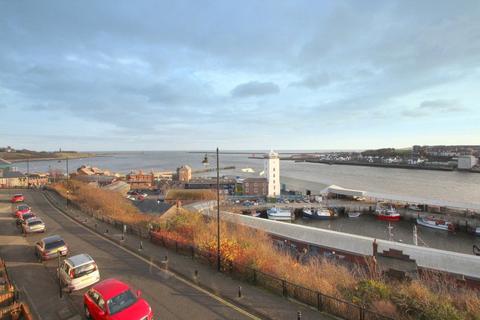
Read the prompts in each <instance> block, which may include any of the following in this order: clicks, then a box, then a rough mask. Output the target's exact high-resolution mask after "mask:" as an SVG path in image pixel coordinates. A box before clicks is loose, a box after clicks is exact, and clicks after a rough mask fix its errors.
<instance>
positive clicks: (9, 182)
mask: <svg viewBox="0 0 480 320" xmlns="http://www.w3.org/2000/svg"><path fill="white" fill-rule="evenodd" d="M26 186H27V177H26V176H25V175H24V174H23V173H21V172H20V171H12V170H5V171H3V172H2V174H1V175H0V188H14V187H26Z"/></svg>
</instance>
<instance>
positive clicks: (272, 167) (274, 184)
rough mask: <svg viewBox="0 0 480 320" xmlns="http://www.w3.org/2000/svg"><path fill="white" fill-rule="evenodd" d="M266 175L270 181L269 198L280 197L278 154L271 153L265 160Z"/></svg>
mask: <svg viewBox="0 0 480 320" xmlns="http://www.w3.org/2000/svg"><path fill="white" fill-rule="evenodd" d="M265 174H266V177H267V180H268V195H267V196H268V197H269V198H276V197H278V196H279V195H280V159H279V157H278V153H276V152H273V150H272V151H270V153H269V154H268V155H267V158H266V160H265Z"/></svg>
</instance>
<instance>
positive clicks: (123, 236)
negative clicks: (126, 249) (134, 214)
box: [122, 233, 125, 241]
mask: <svg viewBox="0 0 480 320" xmlns="http://www.w3.org/2000/svg"><path fill="white" fill-rule="evenodd" d="M122 241H125V234H124V233H122Z"/></svg>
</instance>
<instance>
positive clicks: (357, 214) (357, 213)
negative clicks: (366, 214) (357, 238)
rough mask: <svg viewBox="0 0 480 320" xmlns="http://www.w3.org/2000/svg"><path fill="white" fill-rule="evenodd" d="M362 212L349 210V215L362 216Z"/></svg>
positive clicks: (351, 216)
mask: <svg viewBox="0 0 480 320" xmlns="http://www.w3.org/2000/svg"><path fill="white" fill-rule="evenodd" d="M361 214H362V213H361V212H360V211H354V212H349V213H348V217H349V218H358V217H360V215H361Z"/></svg>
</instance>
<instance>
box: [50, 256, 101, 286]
mask: <svg viewBox="0 0 480 320" xmlns="http://www.w3.org/2000/svg"><path fill="white" fill-rule="evenodd" d="M58 276H59V277H60V281H61V282H62V283H63V284H64V285H65V286H66V287H67V288H68V291H70V292H72V291H75V290H80V289H83V288H85V287H88V286H90V285H92V284H94V283H97V282H98V281H100V272H98V267H97V264H96V263H95V261H94V260H93V258H92V257H91V256H89V255H88V254H85V253H82V254H77V255H76V256H73V257H70V258H68V259H65V260H64V261H63V262H62V265H61V266H60V270H59V272H58Z"/></svg>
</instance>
